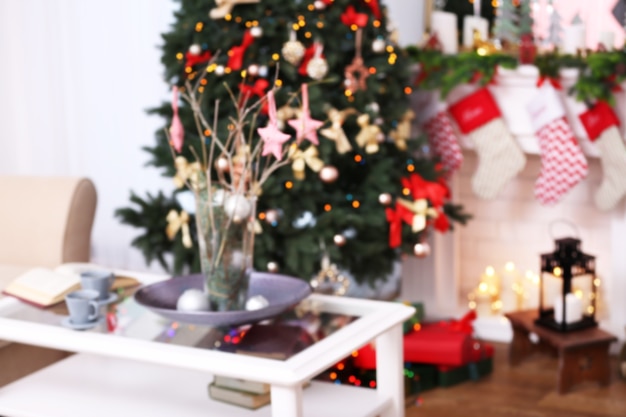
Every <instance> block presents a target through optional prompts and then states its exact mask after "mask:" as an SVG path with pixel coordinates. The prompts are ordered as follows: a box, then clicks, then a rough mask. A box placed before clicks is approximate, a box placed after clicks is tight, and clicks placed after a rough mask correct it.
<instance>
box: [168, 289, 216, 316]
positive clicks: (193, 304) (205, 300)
mask: <svg viewBox="0 0 626 417" xmlns="http://www.w3.org/2000/svg"><path fill="white" fill-rule="evenodd" d="M176 310H179V311H207V310H209V297H208V296H207V294H205V293H204V292H203V291H202V290H199V289H196V288H191V289H188V290H185V292H183V293H182V294H181V295H180V297H178V301H176Z"/></svg>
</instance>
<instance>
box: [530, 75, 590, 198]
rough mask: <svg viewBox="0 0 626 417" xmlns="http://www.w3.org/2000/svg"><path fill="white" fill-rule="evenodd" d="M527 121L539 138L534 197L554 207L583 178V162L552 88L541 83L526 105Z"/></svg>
mask: <svg viewBox="0 0 626 417" xmlns="http://www.w3.org/2000/svg"><path fill="white" fill-rule="evenodd" d="M528 111H529V113H530V118H531V121H532V123H533V126H534V127H535V131H536V132H537V137H538V138H539V149H540V151H541V174H540V175H539V178H538V179H537V181H536V182H535V198H536V199H537V200H539V202H540V203H541V204H546V205H547V204H555V203H557V202H558V201H559V200H560V199H561V197H562V196H563V195H565V194H566V193H567V192H568V191H569V190H570V189H572V188H573V187H574V186H575V185H576V184H578V183H579V182H580V180H582V179H583V178H585V177H586V176H587V172H588V171H589V169H588V167H587V159H586V158H585V155H584V154H583V151H582V149H580V146H579V145H578V141H577V140H576V137H575V136H574V132H572V128H571V127H570V125H569V124H568V122H567V119H566V118H565V109H564V107H563V104H562V103H561V101H560V99H559V96H558V95H557V93H556V91H555V90H554V88H553V87H552V86H551V85H550V84H549V83H545V84H543V86H542V87H541V88H540V89H539V93H538V94H537V95H536V96H535V97H534V98H533V100H532V101H531V102H530V103H529V104H528Z"/></svg>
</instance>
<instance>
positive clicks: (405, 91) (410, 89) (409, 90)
mask: <svg viewBox="0 0 626 417" xmlns="http://www.w3.org/2000/svg"><path fill="white" fill-rule="evenodd" d="M412 92H413V89H412V88H411V87H404V94H411V93H412Z"/></svg>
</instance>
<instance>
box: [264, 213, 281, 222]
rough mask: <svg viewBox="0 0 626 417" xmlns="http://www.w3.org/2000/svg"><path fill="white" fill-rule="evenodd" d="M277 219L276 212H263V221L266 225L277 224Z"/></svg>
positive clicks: (277, 214)
mask: <svg viewBox="0 0 626 417" xmlns="http://www.w3.org/2000/svg"><path fill="white" fill-rule="evenodd" d="M278 218H279V213H278V210H267V211H266V212H265V221H266V222H268V223H274V222H277V221H278Z"/></svg>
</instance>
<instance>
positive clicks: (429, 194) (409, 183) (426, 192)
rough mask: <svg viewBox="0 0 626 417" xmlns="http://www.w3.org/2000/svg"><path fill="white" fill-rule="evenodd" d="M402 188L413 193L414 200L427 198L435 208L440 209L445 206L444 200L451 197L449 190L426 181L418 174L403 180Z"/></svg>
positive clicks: (438, 184)
mask: <svg viewBox="0 0 626 417" xmlns="http://www.w3.org/2000/svg"><path fill="white" fill-rule="evenodd" d="M401 181H402V186H403V187H404V188H408V189H409V190H410V191H411V196H412V197H413V199H414V200H419V199H420V198H425V199H427V200H429V201H430V203H431V204H432V205H433V206H434V207H435V208H439V207H441V206H442V205H443V202H444V199H445V198H446V197H449V195H450V191H449V190H448V188H447V187H446V186H445V185H443V184H441V183H439V182H431V181H426V180H425V179H423V178H422V177H421V176H419V175H418V174H411V175H410V176H409V177H408V178H407V177H404V178H402V180H401Z"/></svg>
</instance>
